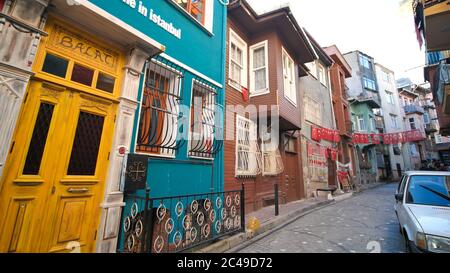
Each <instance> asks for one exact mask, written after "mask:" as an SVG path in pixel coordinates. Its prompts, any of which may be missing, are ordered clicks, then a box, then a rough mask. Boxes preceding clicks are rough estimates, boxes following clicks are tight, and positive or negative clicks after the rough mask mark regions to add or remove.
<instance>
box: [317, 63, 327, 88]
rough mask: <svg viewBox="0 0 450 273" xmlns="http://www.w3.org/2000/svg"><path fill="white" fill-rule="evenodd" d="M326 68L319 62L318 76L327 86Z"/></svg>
mask: <svg viewBox="0 0 450 273" xmlns="http://www.w3.org/2000/svg"><path fill="white" fill-rule="evenodd" d="M326 71H327V70H326V69H325V67H324V66H323V65H321V64H318V65H317V77H318V80H319V81H320V83H321V84H323V85H325V86H327V74H326Z"/></svg>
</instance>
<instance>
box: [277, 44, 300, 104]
mask: <svg viewBox="0 0 450 273" xmlns="http://www.w3.org/2000/svg"><path fill="white" fill-rule="evenodd" d="M285 58H287V61H289V62H291V63H292V67H291V69H290V71H289V74H290V76H292V79H289V74H288V71H286V67H285V62H284V61H285ZM281 60H282V62H283V63H282V67H283V93H284V97H285V98H286V99H287V100H288V101H289V102H290V103H292V104H293V105H295V106H297V89H296V84H295V81H296V74H295V62H294V59H292V58H291V56H290V55H289V53H287V51H286V50H285V49H284V47H283V48H282V57H281Z"/></svg>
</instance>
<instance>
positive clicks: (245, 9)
mask: <svg viewBox="0 0 450 273" xmlns="http://www.w3.org/2000/svg"><path fill="white" fill-rule="evenodd" d="M227 29H228V31H227V62H226V63H227V67H226V71H227V74H226V77H227V78H226V105H227V107H226V109H227V112H226V119H225V120H226V124H225V128H226V131H225V138H226V139H225V143H224V152H225V172H224V174H225V190H234V189H239V188H240V187H241V185H242V184H244V185H245V203H246V212H251V211H254V210H258V209H260V208H261V207H263V206H267V205H271V204H273V203H274V201H275V195H274V185H275V184H278V186H279V192H280V195H279V200H280V202H282V203H283V202H290V201H294V200H298V199H301V198H304V196H305V193H304V187H303V181H302V179H301V177H302V168H301V157H300V155H301V150H300V145H299V143H300V142H299V141H300V140H299V130H300V129H301V128H300V126H301V122H300V113H301V111H300V108H301V105H302V102H301V98H302V96H301V94H300V91H299V77H300V76H302V75H301V73H304V72H302V71H301V69H300V70H299V65H301V64H304V63H306V62H311V61H312V60H313V54H314V51H313V49H312V48H311V44H310V43H309V41H308V39H307V37H306V35H305V33H304V32H303V30H302V28H300V26H299V25H298V24H297V23H296V21H295V19H294V17H293V15H292V13H291V11H290V9H289V8H288V7H283V8H279V9H276V10H273V11H270V12H267V13H264V14H257V13H256V12H255V11H254V10H253V9H252V8H251V6H250V5H249V4H248V3H247V2H246V1H243V0H238V1H232V2H231V3H230V4H229V6H228V26H227ZM247 94H248V95H247ZM236 106H241V107H242V108H244V107H247V108H246V109H242V108H241V109H240V110H239V109H238V108H239V107H236ZM251 109H253V110H254V111H253V114H251V113H250V112H252V111H246V110H251ZM257 111H258V112H257ZM256 112H257V113H256ZM264 120H267V123H268V128H266V126H264V125H261V124H262V123H261V122H263V121H264ZM277 127H278V128H277ZM264 132H269V133H271V136H272V137H271V138H268V135H269V134H268V133H264ZM276 138H277V139H276ZM270 140H272V141H270Z"/></svg>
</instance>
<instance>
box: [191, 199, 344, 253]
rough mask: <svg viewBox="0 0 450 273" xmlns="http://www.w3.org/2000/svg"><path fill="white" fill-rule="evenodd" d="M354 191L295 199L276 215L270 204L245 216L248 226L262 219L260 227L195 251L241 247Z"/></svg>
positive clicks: (208, 251)
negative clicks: (328, 198)
mask: <svg viewBox="0 0 450 273" xmlns="http://www.w3.org/2000/svg"><path fill="white" fill-rule="evenodd" d="M351 196H352V193H344V194H340V195H337V196H334V197H333V198H334V199H331V200H327V199H326V198H313V199H307V200H299V201H294V202H291V203H288V204H280V206H279V215H278V216H275V207H274V206H269V207H265V208H262V209H260V210H258V211H255V212H251V213H249V214H247V215H246V216H245V220H246V223H245V224H246V226H247V223H248V221H249V220H250V219H251V218H253V217H256V218H257V219H258V220H259V221H260V228H259V229H258V230H257V231H255V232H252V231H249V230H247V231H246V232H245V233H244V232H242V233H239V234H236V235H234V236H231V237H225V238H223V239H222V240H220V241H219V242H217V243H213V244H211V245H208V246H206V247H204V248H201V249H197V250H194V251H193V252H195V253H223V252H226V251H228V250H230V249H232V248H235V247H239V246H240V245H242V244H245V243H248V242H249V241H250V240H251V239H253V238H255V237H256V236H265V235H267V234H266V233H269V231H275V230H276V229H279V228H282V227H283V226H285V225H287V224H289V223H291V222H292V221H295V220H296V219H298V218H300V217H301V216H303V215H305V214H307V213H309V212H311V211H313V210H315V209H318V208H321V207H324V206H327V205H329V204H332V203H334V202H338V201H342V200H344V199H347V198H350V197H351Z"/></svg>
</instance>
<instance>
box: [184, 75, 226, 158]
mask: <svg viewBox="0 0 450 273" xmlns="http://www.w3.org/2000/svg"><path fill="white" fill-rule="evenodd" d="M219 107H221V106H220V105H218V104H217V89H216V88H215V87H213V86H212V85H210V84H208V83H206V82H204V81H201V80H200V79H198V80H197V79H196V80H194V81H193V87H192V100H191V116H190V120H191V126H190V139H189V156H190V157H193V158H205V159H213V158H214V156H215V154H216V153H217V152H218V151H219V150H220V149H221V147H222V141H221V139H222V137H223V135H222V132H223V127H222V124H220V122H218V118H217V115H216V114H217V111H220V109H219Z"/></svg>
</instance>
